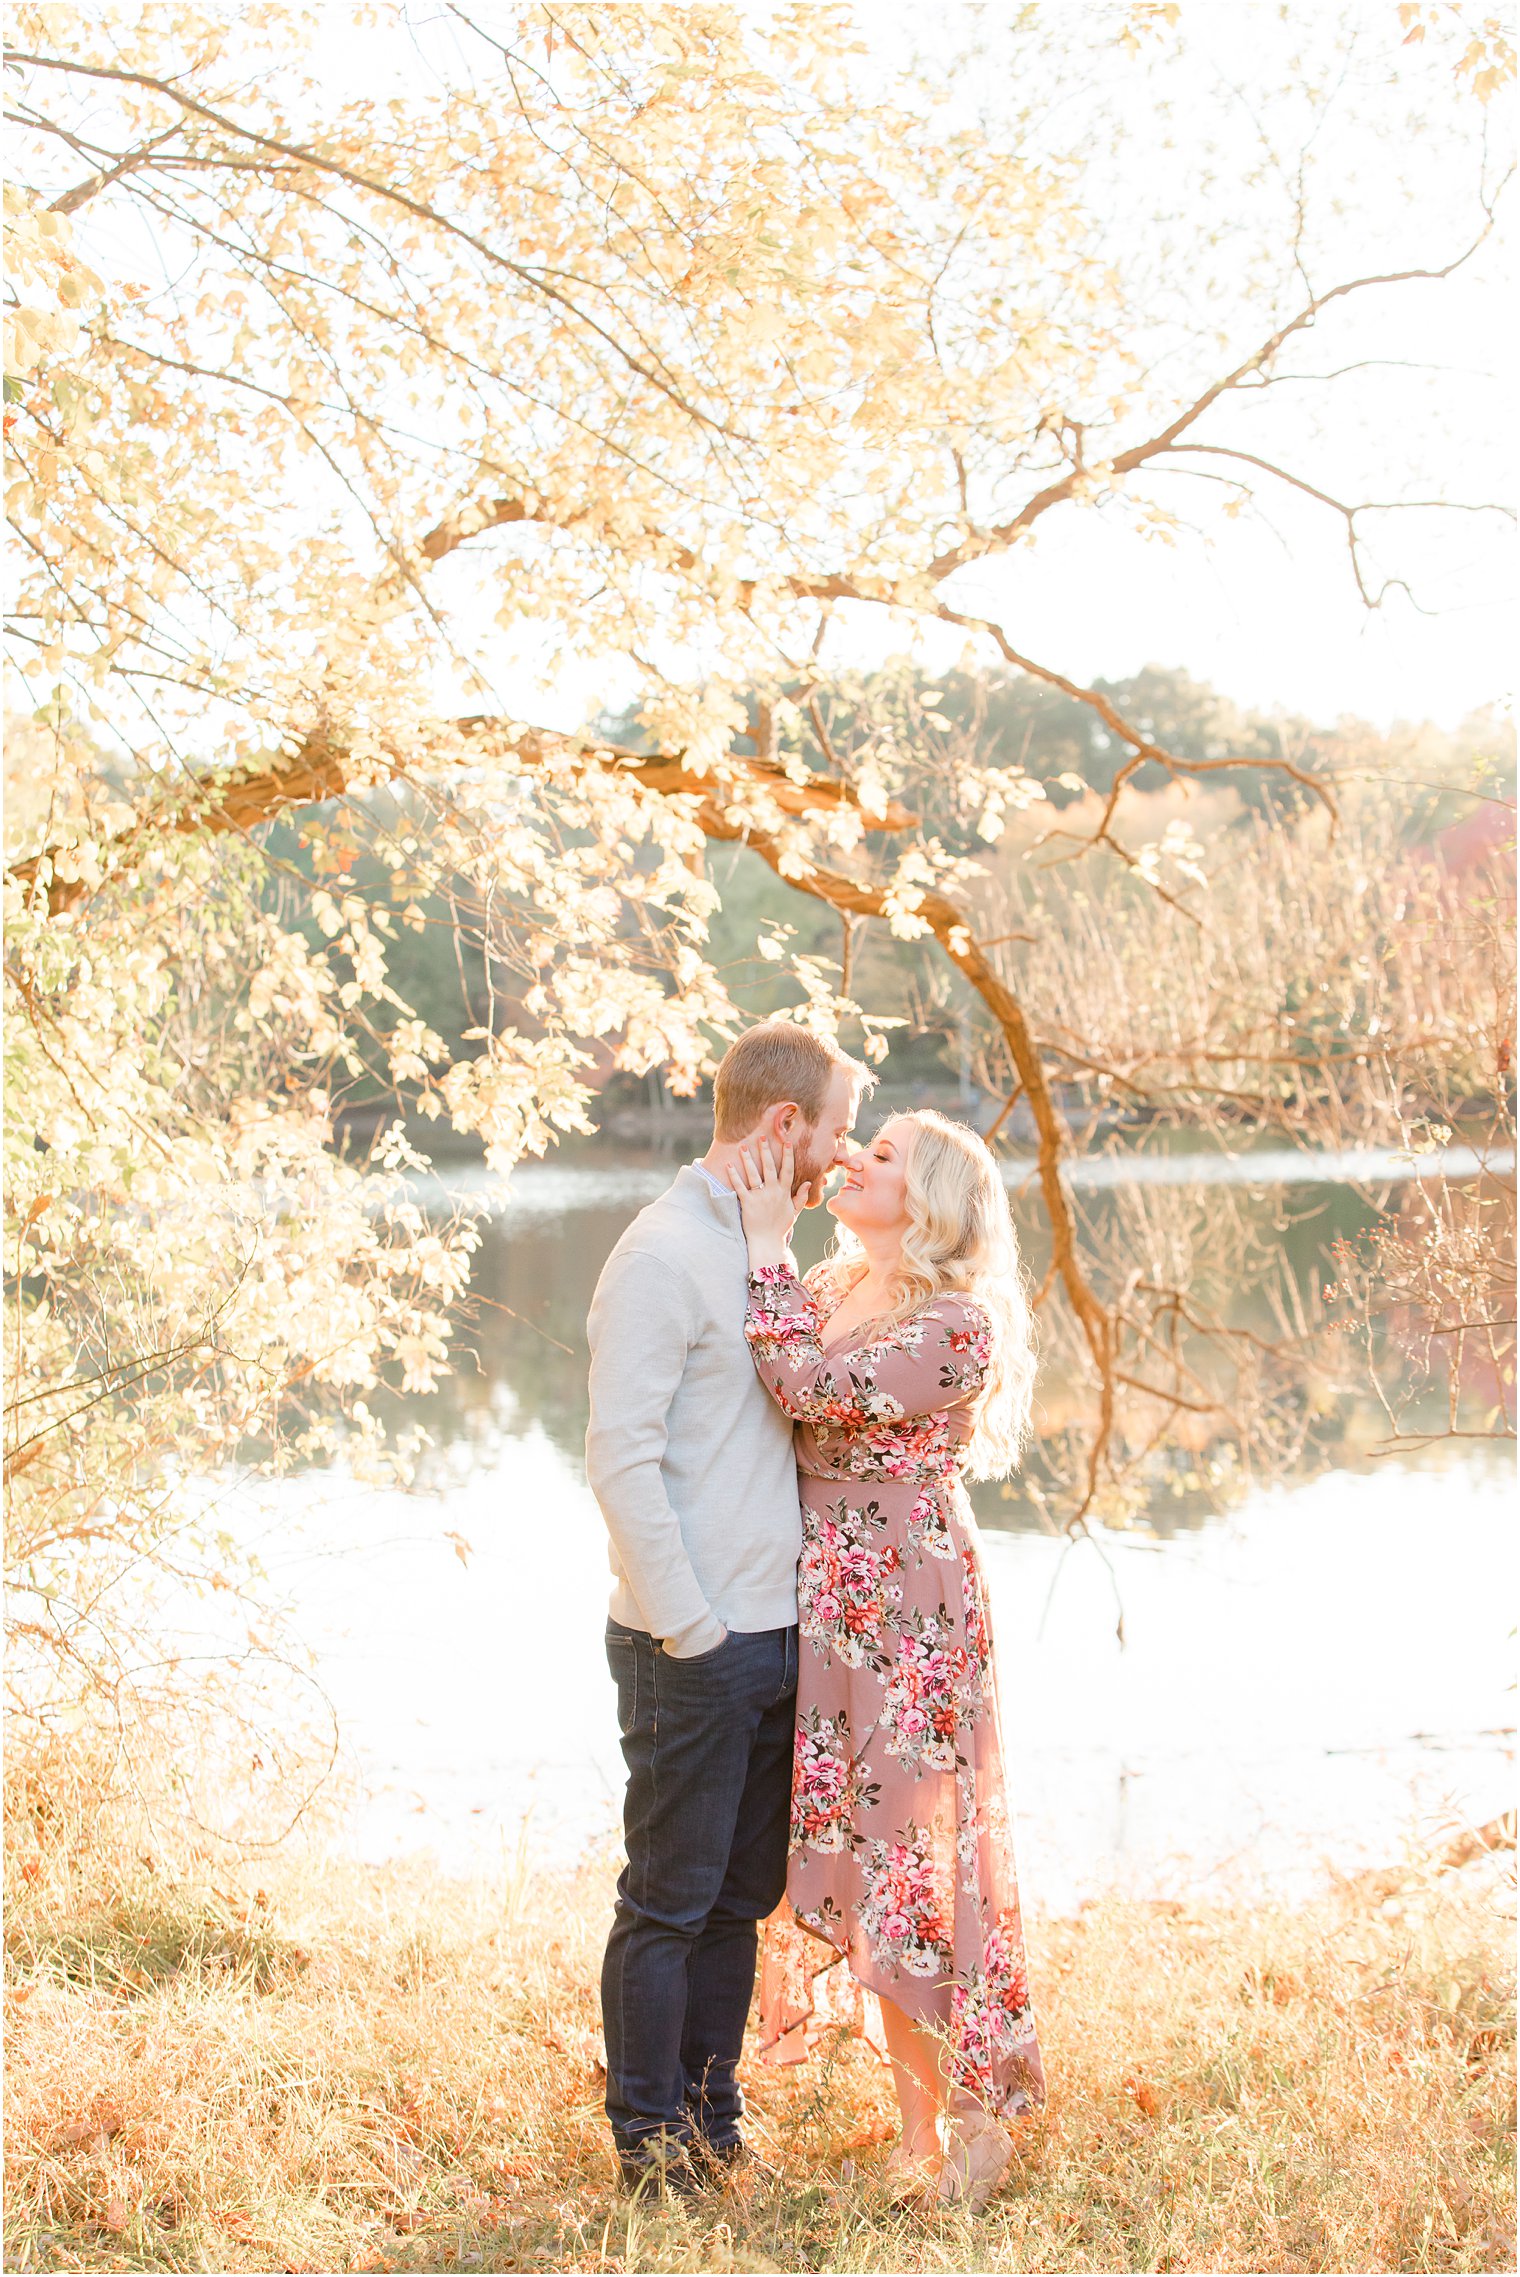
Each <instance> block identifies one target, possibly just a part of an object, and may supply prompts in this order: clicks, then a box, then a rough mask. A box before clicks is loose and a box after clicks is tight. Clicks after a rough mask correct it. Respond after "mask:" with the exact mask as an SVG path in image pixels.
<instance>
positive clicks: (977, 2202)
mask: <svg viewBox="0 0 1520 2277" xmlns="http://www.w3.org/2000/svg"><path fill="white" fill-rule="evenodd" d="M1012 2160H1013V2140H1012V2137H1011V2136H1010V2135H1009V2133H1008V2130H1007V2128H1006V2127H1005V2126H1003V2125H1002V2124H1001V2122H1000V2121H998V2120H997V2119H994V2118H993V2117H992V2115H991V2113H990V2112H988V2111H984V2110H983V2109H982V2107H981V2105H980V2104H978V2103H968V2104H966V2105H965V2106H963V2107H960V2108H957V2109H955V2110H953V2111H952V2112H951V2113H950V2115H949V2117H948V2118H947V2119H946V2121H945V2163H944V2165H943V2167H942V2168H941V2169H940V2178H939V2195H940V2197H941V2198H942V2199H943V2200H944V2202H945V2203H946V2205H950V2206H960V2207H963V2208H964V2209H965V2211H966V2212H967V2213H968V2214H979V2213H980V2212H981V2211H982V2208H983V2207H984V2206H985V2205H986V2204H987V2202H988V2200H989V2199H990V2198H991V2197H992V2196H993V2194H994V2192H995V2191H996V2190H997V2188H998V2186H999V2185H1000V2183H1001V2182H1002V2181H1003V2179H1004V2177H1005V2176H1006V2174H1007V2172H1008V2169H1009V2166H1010V2165H1011V2163H1012Z"/></svg>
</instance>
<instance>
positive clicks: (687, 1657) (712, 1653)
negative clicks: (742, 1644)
mask: <svg viewBox="0 0 1520 2277" xmlns="http://www.w3.org/2000/svg"><path fill="white" fill-rule="evenodd" d="M733 1641H734V1632H733V1630H732V1629H730V1630H729V1632H728V1635H727V1636H726V1637H719V1639H718V1641H717V1643H716V1644H715V1645H709V1646H708V1648H707V1650H706V1652H667V1651H666V1650H665V1647H664V1646H663V1644H662V1645H661V1647H660V1657H661V1659H662V1660H668V1661H669V1662H670V1663H671V1664H672V1666H673V1667H675V1668H710V1667H711V1666H712V1664H713V1662H714V1661H715V1660H716V1659H718V1657H719V1656H720V1654H722V1653H725V1652H727V1650H728V1648H729V1646H730V1645H731V1644H732V1643H733Z"/></svg>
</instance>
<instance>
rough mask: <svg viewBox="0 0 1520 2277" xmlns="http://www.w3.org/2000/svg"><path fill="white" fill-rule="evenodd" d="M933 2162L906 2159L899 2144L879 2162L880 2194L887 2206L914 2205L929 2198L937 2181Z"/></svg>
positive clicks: (896, 2143)
mask: <svg viewBox="0 0 1520 2277" xmlns="http://www.w3.org/2000/svg"><path fill="white" fill-rule="evenodd" d="M938 2164H939V2162H938V2161H937V2160H936V2159H932V2158H930V2159H923V2158H909V2157H908V2155H907V2153H906V2151H905V2150H904V2149H903V2146H902V2143H901V2142H900V2141H898V2142H895V2143H894V2144H893V2145H892V2148H891V2149H890V2150H889V2151H888V2153H887V2155H886V2157H885V2158H884V2159H883V2160H882V2162H881V2172H880V2180H881V2189H882V2195H883V2197H884V2198H885V2199H886V2201H887V2204H888V2205H889V2206H916V2205H918V2204H919V2203H920V2202H921V2201H922V2200H923V2199H925V2198H932V2197H933V2196H934V2192H935V2185H936V2183H937V2181H938V2179H939V2177H938V2173H937V2171H936V2169H937V2167H938Z"/></svg>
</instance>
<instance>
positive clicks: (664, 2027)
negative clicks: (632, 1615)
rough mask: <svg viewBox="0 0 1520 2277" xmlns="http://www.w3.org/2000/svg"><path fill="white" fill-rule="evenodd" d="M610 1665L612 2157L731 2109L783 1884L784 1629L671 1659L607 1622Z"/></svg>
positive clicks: (725, 2132)
mask: <svg viewBox="0 0 1520 2277" xmlns="http://www.w3.org/2000/svg"><path fill="white" fill-rule="evenodd" d="M607 1660H608V1664H609V1666H610V1667H611V1670H612V1674H613V1677H614V1679H615V1681H616V1683H617V1693H618V1723H619V1726H620V1728H621V1730H622V1735H623V1756H624V1760H625V1761H626V1763H627V1765H628V1792H627V1796H626V1798H625V1801H624V1806H623V1829H624V1836H625V1840H626V1844H627V1850H628V1864H627V1866H626V1868H625V1869H624V1871H623V1874H622V1877H621V1879H620V1880H619V1882H618V1888H617V1910H616V1913H615V1915H614V1917H613V1924H612V1935H611V1936H610V1938H609V1939H608V1941H607V1957H606V1960H605V1961H604V1962H603V1964H602V2025H603V2030H604V2032H605V2035H606V2041H607V2116H608V2118H609V2120H610V2121H611V2122H612V2133H613V2139H614V2141H615V2142H616V2144H617V2148H618V2151H619V2153H620V2154H621V2155H622V2156H623V2157H624V2158H630V2157H631V2158H635V2159H636V2158H637V2157H638V2155H639V2146H640V2145H641V2144H642V2143H643V2142H645V2141H646V2139H647V2138H649V2137H651V2136H662V2135H663V2136H667V2137H671V2138H674V2139H676V2140H678V2141H682V2142H688V2141H690V2140H691V2138H692V2137H693V2135H700V2136H702V2137H703V2138H704V2140H705V2141H707V2142H709V2143H711V2144H713V2145H715V2146H717V2147H719V2148H721V2147H723V2146H725V2145H728V2144H732V2143H737V2142H738V2140H739V2121H740V2118H741V2117H742V2115H743V2111H744V2098H743V2096H742V2094H741V2092H740V2089H739V2083H738V2079H737V2077H736V2076H735V2075H736V2070H737V2066H738V2062H739V2052H740V2049H741V2047H742V2046H743V2043H744V2026H745V2023H746V2020H747V2019H748V2016H749V2004H750V1998H751V1995H752V1993H753V1991H754V1986H755V1952H756V1946H757V1942H758V1939H757V1934H756V1926H755V1925H756V1923H757V1922H759V1921H762V1920H764V1918H765V1916H766V1915H767V1914H768V1913H770V1912H772V1911H773V1910H774V1909H775V1907H776V1906H778V1905H779V1904H780V1902H781V1899H782V1897H783V1896H784V1894H785V1891H786V1846H787V1829H788V1823H789V1819H790V1814H791V1792H792V1745H793V1725H794V1720H795V1716H796V1708H797V1631H796V1630H795V1629H794V1628H793V1629H760V1630H753V1631H749V1632H738V1631H735V1632H733V1633H731V1634H730V1635H729V1636H728V1637H727V1638H726V1639H725V1640H724V1642H723V1643H722V1644H720V1645H718V1646H716V1647H715V1648H714V1650H713V1651H712V1652H704V1653H698V1654H697V1656H696V1658H695V1659H694V1660H675V1659H673V1658H672V1657H671V1656H670V1654H669V1653H665V1652H662V1651H661V1650H660V1647H659V1645H658V1643H657V1642H656V1640H655V1639H654V1638H653V1637H651V1636H648V1635H646V1634H645V1633H644V1632H643V1631H642V1630H640V1629H625V1628H623V1627H622V1626H621V1624H620V1623H619V1622H617V1621H609V1622H608V1624H607Z"/></svg>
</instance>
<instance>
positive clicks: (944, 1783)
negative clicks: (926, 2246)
mask: <svg viewBox="0 0 1520 2277" xmlns="http://www.w3.org/2000/svg"><path fill="white" fill-rule="evenodd" d="M842 1293H843V1292H842V1291H841V1292H838V1293H837V1294H836V1293H832V1292H831V1289H830V1283H829V1279H828V1276H827V1273H826V1272H825V1271H824V1270H823V1269H819V1270H816V1271H815V1272H814V1273H813V1274H811V1275H810V1276H809V1277H808V1280H807V1281H806V1282H803V1281H800V1280H798V1279H797V1277H796V1276H795V1275H794V1274H792V1273H790V1272H788V1271H786V1270H785V1269H784V1268H782V1267H780V1266H769V1267H766V1268H765V1269H763V1270H762V1271H760V1272H758V1273H754V1274H752V1275H751V1276H750V1282H749V1307H748V1315H747V1319H746V1325H745V1333H746V1335H747V1337H748V1339H749V1344H750V1351H751V1355H752V1357H753V1359H754V1362H755V1365H756V1367H757V1369H758V1370H759V1372H760V1377H761V1380H762V1382H763V1383H764V1384H765V1386H766V1389H767V1390H768V1391H769V1392H770V1393H771V1395H772V1397H773V1398H774V1399H776V1400H777V1401H778V1402H779V1403H780V1405H781V1406H782V1407H783V1408H784V1409H785V1411H786V1413H787V1414H788V1415H790V1416H792V1417H793V1418H794V1419H795V1420H796V1422H797V1425H798V1430H797V1465H798V1471H799V1474H800V1485H801V1493H802V1521H803V1545H802V1562H801V1566H800V1568H799V1572H798V1617H799V1621H800V1624H801V1656H800V1675H799V1681H798V1690H797V1756H796V1768H795V1774H794V1780H793V1790H792V1827H791V1864H790V1868H789V1871H788V1875H787V1896H788V1898H789V1900H790V1904H791V1909H792V1912H793V1914H794V1915H795V1917H796V1919H797V1920H798V1921H799V1922H800V1923H801V1924H802V1926H803V1927H804V1928H805V1929H808V1930H810V1931H812V1932H813V1933H814V1935H815V1936H818V1937H822V1938H826V1939H827V1940H828V1941H829V1943H830V1944H831V1945H833V1946H834V1947H835V1948H836V1950H837V1952H838V1953H840V1954H843V1955H845V1956H847V1957H848V1960H849V1963H850V1968H851V1970H852V1972H853V1974H854V1976H855V1977H856V1978H857V1979H858V1980H859V1981H860V1983H861V1984H863V1985H864V1986H866V1987H867V1989H868V1990H870V1991H872V1992H875V1993H877V1994H882V1995H885V1996H886V1997H887V1998H888V1999H889V2000H894V2001H896V2003H897V2004H898V2006H899V2007H900V2008H902V2009H904V2010H906V2012H907V2013H908V2014H909V2015H910V2016H912V2017H913V2018H914V2019H915V2020H916V2021H918V2022H919V2023H921V2024H925V2025H928V2026H930V2027H931V2028H933V2029H936V2030H938V2031H940V2032H941V2033H943V2034H944V2035H945V2036H946V2038H947V2041H948V2046H949V2056H950V2070H951V2073H952V2076H953V2077H954V2079H955V2081H956V2083H957V2085H958V2086H960V2087H961V2088H962V2089H964V2090H966V2091H968V2092H969V2093H971V2094H973V2095H975V2096H976V2097H977V2098H978V2099H979V2100H980V2101H981V2102H983V2103H984V2104H985V2105H986V2106H987V2107H988V2108H989V2109H990V2110H993V2111H995V2112H997V2113H999V2114H1001V2115H1002V2116H1004V2117H1013V2116H1015V2115H1017V2114H1018V2113H1019V2112H1021V2111H1025V2110H1028V2109H1029V2108H1030V2107H1031V2106H1032V2105H1034V2104H1037V2103H1038V2102H1040V2101H1041V2100H1042V2098H1043V2094H1044V2075H1043V2071H1042V2068H1041V2064H1040V2052H1039V2045H1038V2042H1037V2040H1036V2038H1035V2028H1034V2018H1033V2014H1032V2012H1031V2009H1030V2004H1029V1980H1028V1974H1027V1970H1026V1967H1025V1957H1024V1935H1023V1928H1022V1924H1021V1921H1020V1916H1019V1898H1018V1883H1017V1879H1016V1875H1015V1871H1014V1859H1013V1844H1012V1838H1011V1833H1010V1828H1009V1821H1008V1806H1007V1801H1006V1797H1005V1793H1004V1782H1003V1756H1002V1740H1001V1734H1000V1730H999V1724H998V1709H997V1690H996V1680H995V1676H994V1671H993V1659H992V1636H991V1631H990V1628H989V1626H988V1617H987V1593H986V1585H985V1582H984V1580H983V1576H982V1570H981V1559H980V1555H979V1550H978V1541H977V1531H976V1521H975V1519H974V1518H973V1516H972V1512H971V1506H970V1503H969V1501H968V1500H967V1497H966V1493H965V1489H964V1488H963V1487H962V1485H961V1483H960V1462H961V1458H962V1455H963V1453H964V1450H965V1446H966V1442H967V1440H968V1439H969V1438H970V1436H971V1431H972V1424H973V1409H974V1404H975V1399H976V1395H977V1393H978V1392H979V1391H980V1390H981V1388H982V1385H983V1384H984V1382H985V1381H986V1377H987V1371H988V1367H989V1364H990V1358H991V1329H990V1323H989V1321H988V1319H987V1315H986V1314H985V1313H984V1312H983V1311H982V1309H981V1308H980V1307H979V1306H978V1305H976V1304H975V1303H973V1302H972V1301H971V1300H970V1299H969V1298H965V1297H960V1296H948V1295H947V1296H942V1297H938V1298H936V1299H935V1300H934V1301H933V1302H932V1303H931V1304H928V1305H925V1306H924V1307H923V1308H922V1309H921V1310H920V1311H918V1312H916V1313H915V1314H913V1316H912V1317H911V1319H908V1320H905V1321H901V1322H898V1323H896V1324H895V1325H892V1326H890V1327H886V1328H874V1327H873V1326H872V1325H871V1324H869V1323H867V1324H866V1325H865V1326H864V1327H863V1328H862V1329H861V1330H860V1332H859V1334H858V1335H852V1336H849V1337H846V1338H845V1339H844V1341H843V1342H842V1344H840V1345H839V1346H838V1347H836V1348H835V1349H834V1350H832V1351H828V1352H826V1351H825V1350H824V1349H823V1345H822V1343H821V1341H820V1338H821V1333H822V1330H823V1328H824V1325H825V1323H826V1322H827V1320H828V1318H829V1315H830V1313H831V1312H832V1311H833V1309H834V1308H835V1306H836V1304H837V1303H838V1301H839V1296H840V1295H842ZM815 1949H816V1948H815ZM782 2005H783V2006H784V2004H782ZM808 2005H811V2001H810V1996H809V2000H808ZM794 2006H795V2002H794ZM765 2022H766V2026H767V2029H768V2031H770V2032H771V2033H773V2034H774V2033H778V2032H782V2031H785V2030H787V2029H788V2028H790V2027H794V2026H795V2025H796V2023H797V2022H798V2018H797V2016H796V2015H795V2013H794V2014H791V2015H787V2014H785V2013H781V2014H777V2013H775V2012H774V2011H773V2013H772V2014H770V2015H768V2016H767V2017H766V2019H765Z"/></svg>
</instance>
